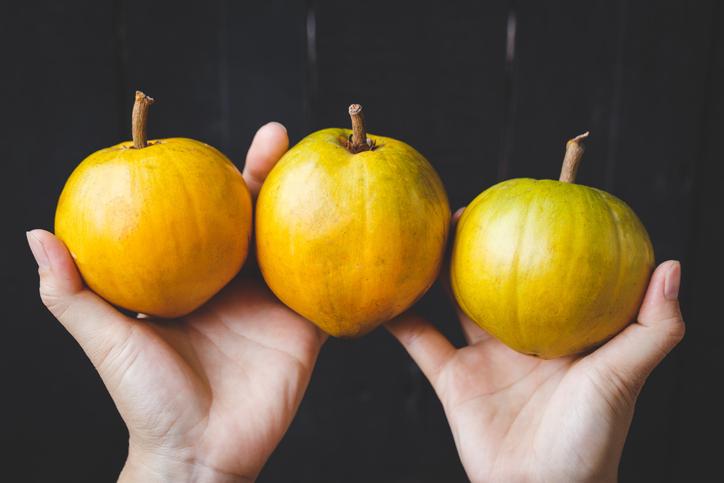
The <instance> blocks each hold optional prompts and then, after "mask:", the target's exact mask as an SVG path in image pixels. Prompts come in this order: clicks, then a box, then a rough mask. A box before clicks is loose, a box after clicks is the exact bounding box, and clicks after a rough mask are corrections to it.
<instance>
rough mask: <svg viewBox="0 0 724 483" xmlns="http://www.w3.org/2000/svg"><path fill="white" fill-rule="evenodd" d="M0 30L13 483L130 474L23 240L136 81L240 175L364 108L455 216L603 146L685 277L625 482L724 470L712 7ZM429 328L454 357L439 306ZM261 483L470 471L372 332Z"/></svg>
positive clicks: (432, 309)
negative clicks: (280, 131) (435, 183)
mask: <svg viewBox="0 0 724 483" xmlns="http://www.w3.org/2000/svg"><path fill="white" fill-rule="evenodd" d="M0 16H1V18H0V55H1V56H2V69H1V70H0V88H1V89H2V91H1V92H2V100H0V132H1V133H2V134H1V135H0V149H1V151H0V152H2V153H3V156H2V158H3V164H2V171H1V172H2V174H3V177H2V180H3V183H2V185H3V189H2V190H0V191H1V192H2V196H3V201H2V206H3V211H4V213H3V221H4V222H5V223H4V224H5V226H6V227H7V232H6V233H5V236H3V237H2V238H3V243H4V250H3V254H4V255H5V256H4V257H3V258H2V263H3V265H2V277H3V290H2V293H3V297H4V298H6V300H5V302H4V304H3V307H4V308H5V318H4V324H5V328H6V330H4V332H3V337H2V339H0V340H1V341H2V342H1V344H2V350H0V357H1V358H2V376H3V385H2V388H3V389H2V392H0V395H1V397H0V401H2V402H1V404H2V413H0V414H2V416H3V424H2V429H1V430H0V432H1V434H2V436H0V438H2V439H1V440H0V441H1V443H2V447H4V448H5V449H4V450H3V451H2V453H0V454H1V455H2V456H1V457H0V458H2V465H1V466H0V480H3V481H39V482H51V481H73V482H91V481H92V482H96V481H112V480H114V479H115V477H116V476H117V474H118V472H119V471H120V468H121V466H122V464H123V462H124V459H125V456H126V449H127V439H126V438H127V434H126V431H125V428H124V426H123V423H122V421H121V419H120V418H119V417H118V415H117V413H116V411H115V408H114V406H113V403H112V401H111V399H110V398H109V397H108V395H107V394H106V391H105V389H104V387H103V386H102V384H101V381H100V379H99V378H98V377H97V376H96V374H95V372H94V370H93V368H92V366H91V365H90V363H89V362H88V360H87V359H86V358H85V356H84V355H83V353H82V351H81V350H80V349H79V348H78V347H77V346H76V344H75V343H74V341H73V340H72V339H71V337H70V336H69V335H68V334H66V333H65V331H64V330H63V329H62V327H61V326H60V325H59V324H58V323H57V322H56V321H55V320H53V319H52V317H51V316H50V315H49V314H48V313H47V312H46V310H45V309H44V307H42V305H41V303H40V300H39V298H38V296H37V275H36V271H35V265H34V263H33V261H32V259H31V256H30V253H29V250H28V249H27V246H26V242H25V236H24V233H23V232H24V231H25V230H27V229H30V228H33V227H43V228H48V229H52V219H53V213H54V209H55V202H56V200H57V197H58V195H59V193H60V190H61V188H62V186H63V183H64V181H65V179H66V178H67V176H68V175H69V174H70V172H71V170H72V169H73V167H75V166H76V165H77V164H78V163H79V162H80V161H81V160H82V159H83V158H84V157H85V156H86V155H88V154H90V153H91V152H93V151H95V150H97V149H100V148H102V147H106V146H109V145H111V144H115V143H117V142H119V141H121V140H125V139H128V138H129V123H130V121H129V119H130V109H131V105H132V93H133V91H134V90H135V89H136V88H141V89H143V90H144V91H145V92H147V93H148V94H149V95H152V96H154V97H156V98H157V99H158V100H159V102H158V103H157V104H156V105H155V106H154V107H153V111H152V114H151V120H150V133H149V135H150V137H152V138H153V137H167V136H187V137H193V138H196V139H200V140H203V141H206V142H208V143H210V144H212V145H214V146H217V147H218V148H220V149H221V150H222V151H223V152H225V153H226V154H227V155H228V156H229V157H230V158H231V159H233V160H234V161H235V162H236V163H237V165H239V166H241V165H242V164H243V160H244V154H245V152H246V148H247V146H248V144H249V141H250V140H251V137H252V135H253V133H254V131H255V129H256V128H257V127H258V126H260V125H261V124H263V123H264V122H266V121H269V120H278V121H281V122H283V123H285V124H286V125H287V127H288V128H289V132H290V137H291V140H292V142H296V141H297V140H299V139H300V138H301V137H302V136H304V135H305V134H306V133H308V132H310V131H312V130H316V129H320V128H324V127H329V126H346V125H347V122H348V120H347V116H346V107H347V105H348V104H349V103H351V102H360V103H362V104H363V105H364V106H365V112H366V115H367V120H368V126H369V128H370V130H371V131H372V132H373V133H378V134H383V135H387V136H392V137H396V138H399V139H403V140H405V141H407V142H409V143H410V144H412V145H413V146H415V147H416V148H418V149H419V150H420V151H421V152H423V153H424V154H425V155H426V156H427V157H428V158H429V160H430V161H431V162H432V164H433V165H434V166H435V167H436V168H437V170H438V171H439V173H440V175H441V177H442V179H443V181H444V182H445V185H446V187H447V190H448V193H449V196H450V199H451V203H452V205H453V206H454V207H458V206H461V205H463V204H465V203H467V202H469V201H470V200H471V199H472V198H473V197H475V196H476V195H477V194H478V193H479V192H480V191H482V190H483V189H484V188H486V187H488V186H490V185H492V184H493V183H495V182H496V181H499V180H502V179H505V178H510V177H517V176H531V177H553V178H556V177H557V175H558V171H559V167H560V161H561V157H562V151H563V143H564V141H565V140H566V139H567V138H568V137H571V136H572V135H575V134H578V133H580V132H582V131H585V130H587V129H590V130H591V132H592V137H591V139H590V142H589V143H588V150H587V153H586V156H585V158H584V162H583V166H582V169H581V171H580V173H579V181H580V182H581V183H583V184H589V185H592V186H597V187H600V188H603V189H605V190H607V191H610V192H612V193H614V194H615V195H617V196H619V197H621V198H622V199H624V200H626V201H627V202H628V203H629V204H630V205H631V206H632V207H633V208H634V210H635V211H636V212H637V213H638V214H639V216H640V217H641V219H642V220H643V222H644V224H645V225H646V227H647V228H648V230H649V233H650V234H651V237H652V239H653V241H654V246H655V248H656V255H657V260H658V261H663V260H665V259H668V258H678V259H681V260H682V263H683V274H684V282H683V287H682V303H683V308H684V313H685V316H686V321H687V324H688V333H687V336H686V339H685V341H684V342H683V343H682V344H681V346H680V347H678V348H677V349H676V350H675V351H674V352H673V353H672V354H671V355H670V357H669V358H668V359H667V360H666V361H665V362H664V363H663V364H662V365H661V366H660V367H659V368H658V369H657V370H656V371H655V373H654V374H653V376H652V377H651V378H650V379H649V382H648V384H647V386H646V388H645V389H644V391H643V393H642V395H641V397H640V400H639V404H638V408H637V413H636V417H635V419H634V422H633V426H632V429H631V433H630V436H629V438H628V442H627V444H626V448H625V451H624V456H623V462H622V465H621V479H622V481H624V482H647V481H652V482H659V481H709V480H710V479H711V478H716V476H715V475H717V474H719V475H721V470H720V467H721V461H720V460H721V456H720V455H721V450H722V443H721V442H720V440H718V437H719V436H720V434H721V433H722V430H723V429H724V426H723V425H722V418H721V415H720V414H718V413H719V412H720V411H721V409H722V407H724V401H723V400H722V396H721V390H720V387H721V385H722V372H723V369H724V367H723V365H722V362H721V356H720V350H721V349H720V346H721V344H722V340H723V336H724V329H723V326H722V320H721V317H720V315H719V313H718V311H717V310H716V308H717V304H718V303H719V297H721V293H722V290H723V289H724V284H722V278H721V276H720V275H719V274H720V273H721V269H722V267H723V265H724V264H723V263H722V259H721V247H722V245H723V242H724V231H723V229H722V217H721V213H720V209H721V207H722V202H721V200H720V198H721V192H720V186H721V183H722V181H721V180H722V178H721V174H722V168H721V162H722V159H721V155H720V142H719V140H720V133H722V132H724V90H723V89H722V86H723V83H724V37H723V36H722V33H723V32H722V29H724V23H723V22H724V6H722V5H720V3H719V2H717V1H714V0H701V1H691V0H676V1H674V0H671V1H653V0H652V1H633V0H598V1H565V2H561V1H548V2H541V1H539V0H529V1H522V0H492V1H485V2H482V1H464V2H462V1H461V2H443V1H440V2H393V1H391V0H386V1H376V0H375V1H365V2H351V1H350V2H341V1H335V0H319V1H313V2H306V3H305V2H303V1H300V2H293V1H289V2H283V1H264V2H262V1H257V2H241V1H237V2H234V1H231V0H216V1H207V2H194V3H191V2H179V1H171V0H168V1H133V0H116V1H111V0H106V1H99V0H95V1H90V0H89V1H83V2H57V1H50V0H47V1H34V2H30V1H28V2H21V1H15V2H12V3H6V2H3V4H2V5H1V6H0ZM421 310H422V311H423V312H426V313H427V314H428V315H429V316H430V317H431V318H433V319H434V320H435V321H436V323H437V324H438V325H439V326H440V327H441V328H443V330H445V331H446V333H447V334H449V335H450V336H451V337H452V338H453V339H454V340H455V341H457V342H458V343H459V342H460V341H461V340H462V338H461V336H460V333H459V329H458V327H457V326H456V323H455V321H454V318H453V316H452V313H451V310H450V308H449V305H448V304H447V302H446V301H445V298H444V296H443V295H441V292H440V290H439V288H437V287H436V288H434V289H433V291H432V292H431V293H430V294H428V296H426V298H425V299H424V300H423V302H422V304H421ZM8 472H9V475H15V476H14V477H13V478H9V477H8ZM2 473H4V474H2ZM260 481H266V482H270V481H285V482H287V481H315V482H339V481H353V482H354V481H385V482H387V481H389V482H418V481H420V482H456V481H465V476H464V473H463V471H462V468H461V466H460V463H459V460H458V458H457V454H456V452H455V448H454V445H453V441H452V438H451V436H450V433H449V430H448V428H447V424H446V421H445V418H444V415H443V413H442V410H441V407H440V404H439V403H438V401H437V400H436V398H435V396H434V394H433V392H432V390H431V389H430V387H429V385H428V383H427V382H426V381H425V379H424V378H423V376H422V375H421V374H420V372H419V371H418V369H417V368H416V366H415V365H414V364H413V363H412V362H411V361H410V360H409V358H408V357H407V355H406V354H405V353H404V352H403V350H402V349H401V348H400V347H399V346H398V345H397V343H396V342H395V341H394V340H393V339H392V338H391V337H390V336H389V335H388V334H387V333H386V332H385V331H384V330H377V331H375V332H374V333H373V334H371V335H370V336H368V337H365V338H363V339H360V340H357V341H352V342H349V341H347V342H345V341H337V340H330V341H329V343H327V344H326V346H325V347H324V349H323V351H322V354H321V356H320V358H319V364H318V366H317V369H316V371H315V374H314V378H313V380H312V383H311V385H310V387H309V390H308V392H307V395H306V398H305V399H304V402H303V403H302V406H301V408H300V410H299V414H298V416H297V418H296V420H295V421H294V423H293V424H292V426H291V428H290V429H289V432H288V434H287V435H286V437H285V438H284V440H283V441H282V442H281V444H280V446H279V448H278V450H277V451H276V452H275V453H274V455H273V456H272V457H271V459H270V460H269V462H268V464H267V466H266V468H265V469H264V471H263V473H262V476H261V478H260Z"/></svg>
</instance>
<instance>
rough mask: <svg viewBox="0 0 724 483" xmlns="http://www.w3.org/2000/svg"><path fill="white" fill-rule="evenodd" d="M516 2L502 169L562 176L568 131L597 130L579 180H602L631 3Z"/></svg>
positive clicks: (592, 182)
mask: <svg viewBox="0 0 724 483" xmlns="http://www.w3.org/2000/svg"><path fill="white" fill-rule="evenodd" d="M622 3H623V2H620V1H619V2H610V1H606V0H596V1H592V2H585V3H581V2H576V1H574V0H566V1H557V2H536V1H534V0H530V1H517V2H515V10H514V12H515V24H516V38H515V51H514V60H513V65H512V86H511V98H512V102H513V106H512V113H511V116H510V119H509V121H508V122H509V129H510V131H511V134H509V136H510V139H509V144H508V145H507V146H506V150H507V152H506V153H505V156H504V159H503V162H502V164H501V167H500V173H499V174H500V177H501V178H503V179H505V178H511V177H532V178H547V179H558V175H559V174H560V167H561V161H562V160H563V150H564V145H565V142H566V140H567V139H570V138H571V137H573V136H575V135H577V134H580V133H582V132H585V131H589V130H590V131H591V133H592V135H591V137H590V138H589V141H588V142H587V145H588V146H587V150H586V155H585V158H584V161H583V163H582V166H581V169H580V171H579V176H578V181H579V182H580V183H582V184H589V185H593V186H599V187H604V185H605V184H606V183H605V182H606V179H605V172H606V162H607V160H608V158H609V157H610V152H609V151H610V146H609V140H610V138H611V136H612V132H611V127H612V117H613V114H614V110H615V106H616V97H617V95H618V94H619V88H620V86H619V84H620V83H619V82H618V81H619V77H618V73H619V71H620V65H619V64H620V56H621V53H622V49H623V46H622V45H621V37H622V34H623V27H624V26H623V20H624V18H623V17H624V15H625V4H624V5H622Z"/></svg>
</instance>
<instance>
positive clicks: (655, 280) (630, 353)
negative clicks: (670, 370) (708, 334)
mask: <svg viewBox="0 0 724 483" xmlns="http://www.w3.org/2000/svg"><path fill="white" fill-rule="evenodd" d="M680 282H681V265H680V264H679V262H678V261H673V260H670V261H668V262H664V263H662V264H661V265H659V267H658V268H657V269H656V271H654V274H653V275H652V276H651V281H650V282H649V287H648V289H647V291H646V296H645V297H644V301H643V304H642V305H641V309H640V311H639V316H638V321H637V322H635V323H633V324H631V325H629V326H628V327H626V329H624V330H623V331H622V332H621V333H619V334H618V335H617V336H616V337H614V338H613V339H611V340H610V341H609V342H607V343H606V344H605V345H604V346H602V347H600V348H599V349H598V350H596V351H595V352H594V353H593V354H592V355H591V356H592V357H593V358H594V361H595V362H597V363H598V368H599V369H603V373H604V374H606V375H608V376H610V377H613V378H614V379H615V380H616V381H619V382H621V383H622V384H623V385H624V386H625V387H628V388H630V389H631V390H632V391H633V392H634V395H635V394H637V393H638V391H639V390H640V389H641V386H643V383H644V381H645V380H646V378H647V377H648V376H649V374H650V373H651V371H653V370H654V368H655V367H656V366H657V365H658V364H659V363H660V362H661V361H662V360H663V359H664V357H666V355H667V354H668V353H669V352H670V351H671V350H672V349H673V348H674V347H676V345H677V344H678V343H679V342H680V341H681V339H682V338H683V337H684V332H685V327H684V320H683V317H682V315H681V310H680V308H679V300H678V296H679V285H680Z"/></svg>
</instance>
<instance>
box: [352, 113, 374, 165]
mask: <svg viewBox="0 0 724 483" xmlns="http://www.w3.org/2000/svg"><path fill="white" fill-rule="evenodd" d="M349 117H351V118H352V136H351V138H350V139H349V142H348V143H347V149H349V150H350V151H351V152H352V153H353V154H356V153H361V152H362V151H369V150H370V149H372V143H370V142H369V140H368V139H367V131H366V130H365V119H364V117H363V116H362V106H360V105H359V104H352V105H351V106H349Z"/></svg>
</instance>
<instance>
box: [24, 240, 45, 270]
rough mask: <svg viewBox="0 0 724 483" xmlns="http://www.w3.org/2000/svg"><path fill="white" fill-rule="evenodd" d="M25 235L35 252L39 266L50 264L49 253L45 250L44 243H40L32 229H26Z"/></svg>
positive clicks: (34, 255)
mask: <svg viewBox="0 0 724 483" xmlns="http://www.w3.org/2000/svg"><path fill="white" fill-rule="evenodd" d="M25 236H26V237H27V238H28V245H29V246H30V251H31V252H33V257H35V262H36V263H37V264H38V268H47V267H48V265H49V262H48V254H47V253H46V252H45V247H43V244H42V243H40V240H39V239H38V237H37V236H35V234H33V232H31V231H26V232H25Z"/></svg>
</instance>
